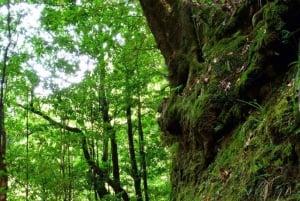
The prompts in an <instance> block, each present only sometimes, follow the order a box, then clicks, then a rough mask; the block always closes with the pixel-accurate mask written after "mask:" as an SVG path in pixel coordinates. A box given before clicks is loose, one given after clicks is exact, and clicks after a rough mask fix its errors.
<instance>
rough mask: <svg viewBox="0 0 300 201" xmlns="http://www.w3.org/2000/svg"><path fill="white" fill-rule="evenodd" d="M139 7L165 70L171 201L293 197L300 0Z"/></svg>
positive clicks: (299, 132) (299, 111) (299, 148)
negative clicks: (170, 162) (159, 50)
mask: <svg viewBox="0 0 300 201" xmlns="http://www.w3.org/2000/svg"><path fill="white" fill-rule="evenodd" d="M140 2H141V5H142V8H143V10H144V13H145V16H146V17H147V20H148V24H149V26H150V28H151V30H152V32H153V34H154V37H155V39H156V41H157V44H158V47H159V48H160V49H161V52H162V54H163V55H164V57H165V60H166V64H167V66H168V70H169V82H170V87H171V93H170V96H169V97H168V99H165V100H164V101H163V102H162V104H161V107H160V110H159V111H160V113H161V117H160V118H159V124H160V127H161V130H162V132H163V134H162V135H163V136H162V139H163V141H164V142H165V143H166V144H167V145H169V146H173V150H175V151H174V155H173V157H174V158H173V166H172V172H171V182H172V194H171V200H174V201H175V200H185V201H189V200H226V201H227V200H276V199H280V200H299V199H300V194H299V192H300V184H298V180H299V179H300V164H299V163H300V162H299V159H300V124H299V123H300V108H299V105H300V98H299V97H300V96H299V90H300V42H299V36H300V20H299V19H300V1H298V0H275V1H251V0H250V1H246V2H245V1H240V2H239V1H233V2H229V1H228V2H226V3H219V2H215V3H210V4H204V3H203V1H202V2H200V1H199V2H198V3H195V2H194V1H193V2H192V1H179V0H178V1H175V0H164V1H159V0H154V1H153V0H152V1H149V0H140ZM158 11H159V12H158Z"/></svg>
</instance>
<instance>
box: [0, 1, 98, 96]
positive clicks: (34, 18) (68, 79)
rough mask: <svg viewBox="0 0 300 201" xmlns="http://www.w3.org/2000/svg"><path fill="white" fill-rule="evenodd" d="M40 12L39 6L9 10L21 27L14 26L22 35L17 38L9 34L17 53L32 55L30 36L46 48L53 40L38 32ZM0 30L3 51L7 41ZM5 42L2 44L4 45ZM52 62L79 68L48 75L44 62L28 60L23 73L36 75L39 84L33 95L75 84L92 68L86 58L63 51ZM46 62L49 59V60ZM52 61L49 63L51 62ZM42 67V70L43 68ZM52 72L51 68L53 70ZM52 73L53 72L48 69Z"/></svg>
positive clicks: (3, 12) (2, 9)
mask: <svg viewBox="0 0 300 201" xmlns="http://www.w3.org/2000/svg"><path fill="white" fill-rule="evenodd" d="M42 9H43V6H40V5H29V4H25V3H20V4H18V5H15V6H13V7H12V8H11V11H12V13H15V14H13V17H16V14H17V15H18V16H19V18H20V20H21V23H20V25H18V28H17V31H18V32H20V33H22V34H19V35H16V34H15V35H14V33H13V41H14V42H16V46H15V49H16V50H21V51H22V48H23V49H26V50H27V51H28V52H31V53H33V47H32V46H31V45H30V42H29V38H30V37H31V36H34V35H36V34H37V33H39V37H41V38H43V39H44V40H45V41H46V42H48V43H49V44H51V43H52V41H53V38H52V36H51V34H49V33H47V32H45V31H42V29H41V28H40V22H39V18H40V14H41V11H42ZM6 14H7V8H6V7H5V6H2V7H0V15H2V16H6ZM1 32H2V31H1V30H0V37H1V39H4V40H2V41H3V43H2V45H3V47H1V49H3V48H4V47H5V44H6V43H7V37H6V36H4V35H3V34H1ZM5 39H6V41H5ZM56 58H63V59H65V60H68V61H70V62H72V63H73V61H74V63H76V62H77V63H78V64H79V69H78V71H76V72H75V73H74V74H72V75H70V74H65V73H63V72H61V71H59V72H58V71H55V72H54V73H55V76H54V77H53V74H52V73H51V72H50V70H49V69H48V67H46V66H45V63H44V62H45V61H38V58H35V57H32V58H31V59H30V60H29V61H28V62H27V64H26V65H24V66H23V67H25V68H26V69H30V70H33V71H35V72H36V73H37V75H38V77H39V78H40V84H39V86H38V87H36V89H35V93H36V95H40V96H46V95H48V94H50V93H51V89H47V88H46V87H45V86H47V85H48V86H49V85H51V84H55V85H58V86H59V87H60V88H65V87H68V86H70V85H71V84H72V83H79V82H80V81H82V79H83V78H84V74H85V72H87V71H92V70H93V69H94V67H95V62H94V61H93V60H92V59H91V58H89V57H88V56H87V55H81V56H75V55H74V54H72V53H68V52H66V51H64V50H61V51H59V52H58V54H57V57H56ZM49 59H50V60H51V59H52V58H49ZM52 60H53V59H52ZM44 66H45V67H44ZM53 67H54V69H55V66H53ZM52 70H53V69H52Z"/></svg>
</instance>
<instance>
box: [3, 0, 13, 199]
mask: <svg viewBox="0 0 300 201" xmlns="http://www.w3.org/2000/svg"><path fill="white" fill-rule="evenodd" d="M10 15H11V13H10V0H8V1H7V18H6V26H7V39H8V43H7V45H6V47H5V49H4V54H3V60H2V68H1V80H0V201H6V199H7V198H6V197H7V196H6V191H7V188H8V175H7V166H6V161H5V158H6V143H7V139H6V130H5V103H4V101H5V97H4V96H5V83H6V78H7V74H6V72H7V67H8V62H9V49H10V46H11V44H12V33H11V16H10Z"/></svg>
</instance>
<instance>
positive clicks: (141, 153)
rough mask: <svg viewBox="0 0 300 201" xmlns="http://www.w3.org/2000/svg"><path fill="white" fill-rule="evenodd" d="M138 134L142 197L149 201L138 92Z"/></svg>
mask: <svg viewBox="0 0 300 201" xmlns="http://www.w3.org/2000/svg"><path fill="white" fill-rule="evenodd" d="M138 93H139V94H138V113H137V115H138V134H139V152H140V157H141V162H140V163H141V174H142V178H143V187H144V196H145V201H149V194H148V181H147V162H146V153H145V141H144V132H143V125H142V103H141V95H140V91H139V92H138Z"/></svg>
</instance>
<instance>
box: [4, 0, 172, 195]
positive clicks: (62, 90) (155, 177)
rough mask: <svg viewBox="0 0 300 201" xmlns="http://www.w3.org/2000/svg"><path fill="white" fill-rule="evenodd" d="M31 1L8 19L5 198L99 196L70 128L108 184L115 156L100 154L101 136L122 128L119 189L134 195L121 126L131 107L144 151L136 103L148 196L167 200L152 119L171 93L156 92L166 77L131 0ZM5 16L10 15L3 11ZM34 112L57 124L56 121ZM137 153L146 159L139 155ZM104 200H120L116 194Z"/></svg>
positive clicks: (164, 153)
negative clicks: (12, 44) (7, 183)
mask: <svg viewBox="0 0 300 201" xmlns="http://www.w3.org/2000/svg"><path fill="white" fill-rule="evenodd" d="M31 3H32V2H28V3H15V4H14V9H13V10H14V11H13V14H12V16H13V20H14V21H13V22H14V29H13V36H14V40H15V43H16V44H15V48H14V49H12V50H11V52H10V55H9V56H10V60H9V66H8V75H9V77H8V79H7V85H6V103H7V106H6V115H7V119H6V122H5V125H6V128H7V133H8V145H9V146H8V151H7V164H8V167H9V181H10V188H9V192H8V197H9V198H10V199H12V200H46V199H47V200H97V199H98V198H97V196H96V197H95V194H94V192H95V188H94V186H93V185H94V183H93V180H94V176H93V174H91V172H89V171H90V167H89V165H88V163H87V162H86V161H85V158H84V155H83V153H82V136H81V135H79V134H78V133H72V132H71V131H68V130H67V129H64V128H65V127H67V126H70V127H74V128H77V129H80V130H81V131H83V133H84V136H85V137H86V138H87V142H88V149H89V150H88V151H89V153H91V155H92V156H93V159H94V160H95V161H96V162H97V164H99V166H100V167H101V168H103V169H107V170H108V173H109V177H112V174H113V173H112V171H113V169H112V168H113V167H112V163H111V158H112V156H111V154H109V161H108V162H103V161H102V160H101V157H102V156H103V155H104V152H105V149H104V145H105V139H107V138H110V137H111V133H110V132H107V131H108V130H110V129H114V130H115V131H116V142H117V145H118V150H119V152H118V154H119V163H120V174H121V185H122V186H124V188H125V189H126V191H128V194H129V195H130V197H132V198H133V197H134V196H133V195H134V190H135V189H134V188H133V179H132V175H131V167H130V166H129V164H130V161H129V160H130V159H129V157H128V154H127V153H128V147H127V146H128V145H127V144H126V143H124V142H125V141H127V139H126V136H127V135H126V127H127V125H126V123H125V121H124V119H126V116H125V107H126V105H127V104H129V103H130V104H131V106H132V109H133V114H132V119H133V126H134V127H133V128H134V142H135V146H136V147H138V146H139V143H138V136H137V130H136V128H137V124H138V121H137V118H138V117H137V108H138V104H139V99H138V96H140V97H141V99H140V100H141V105H142V126H143V131H144V134H145V142H144V147H145V150H146V162H147V165H148V185H149V193H150V195H151V200H154V199H155V200H166V199H167V196H168V194H169V191H170V188H169V184H168V171H169V165H168V160H167V157H168V150H166V149H165V148H163V147H162V146H161V145H160V143H159V129H158V126H157V124H156V120H155V118H156V108H157V107H158V105H157V104H158V102H159V100H160V99H161V98H162V97H163V96H164V95H165V91H164V90H161V89H160V88H161V85H163V84H165V81H164V77H165V74H166V72H165V70H163V67H164V66H163V64H162V58H161V56H160V54H159V53H158V52H157V50H156V48H155V44H154V40H153V38H152V36H151V34H150V33H149V30H148V28H147V27H146V24H145V20H144V18H143V16H142V13H141V10H140V8H139V6H138V5H137V4H136V3H135V2H131V1H126V2H124V1H110V2H108V1H93V2H90V1H81V3H80V4H74V3H73V1H72V2H71V1H70V2H67V1H59V4H57V2H54V1H53V2H52V1H51V2H50V1H49V2H47V4H44V5H39V4H31ZM3 8H4V7H3V6H1V10H2V9H3ZM35 9H36V11H34V10H35ZM31 12H33V13H35V14H37V15H39V14H38V13H39V12H41V16H40V19H32V20H33V21H35V20H37V21H36V22H33V24H29V25H25V24H26V23H28V20H30V17H29V16H30V13H31ZM0 13H1V18H5V15H6V13H5V12H2V11H1V12H0ZM34 23H36V24H34ZM0 32H1V33H0V35H1V38H4V37H5V35H4V33H5V32H6V27H5V26H4V25H2V24H1V29H0ZM18 38H21V40H17V39H18ZM2 49H3V47H2ZM2 49H1V50H2ZM74 77H75V78H74ZM126 94H127V95H126ZM104 97H105V99H106V101H107V102H108V104H109V111H108V115H109V122H104V120H103V118H102V117H103V115H104V114H103V110H102V109H103V107H104V105H103V102H101V101H102V100H103V98H104ZM32 109H34V110H37V111H40V112H43V113H44V114H45V115H46V116H48V117H49V118H53V119H54V120H55V121H57V122H59V123H58V124H53V121H49V119H47V118H46V119H45V116H41V115H38V114H37V113H35V114H34V113H32V112H31V111H32ZM30 110H31V111H30ZM43 117H44V118H43ZM58 125H66V126H65V127H64V126H62V127H59V126H58ZM110 146H111V145H109V147H110ZM136 153H137V156H138V157H137V159H138V161H139V162H140V160H141V157H140V155H139V154H138V153H139V152H138V150H136ZM98 179H99V181H98V182H101V178H98ZM103 199H104V200H105V199H107V200H120V197H119V196H118V195H115V194H110V195H107V196H105V198H103ZM133 199H134V198H133Z"/></svg>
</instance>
